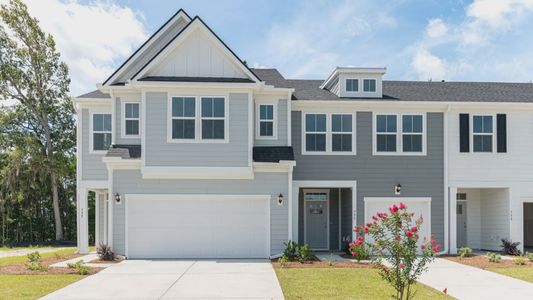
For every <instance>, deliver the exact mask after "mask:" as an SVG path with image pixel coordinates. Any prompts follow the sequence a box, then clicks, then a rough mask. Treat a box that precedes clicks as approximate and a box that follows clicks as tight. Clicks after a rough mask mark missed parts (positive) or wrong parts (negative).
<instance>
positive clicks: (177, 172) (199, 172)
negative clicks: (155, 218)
mask: <svg viewBox="0 0 533 300" xmlns="http://www.w3.org/2000/svg"><path fill="white" fill-rule="evenodd" d="M141 173H142V177H143V179H254V172H253V168H252V167H147V166H144V167H141Z"/></svg>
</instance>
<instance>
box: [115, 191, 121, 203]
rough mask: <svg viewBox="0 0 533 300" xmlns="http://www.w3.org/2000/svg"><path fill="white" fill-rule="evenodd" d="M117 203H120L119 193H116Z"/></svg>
mask: <svg viewBox="0 0 533 300" xmlns="http://www.w3.org/2000/svg"><path fill="white" fill-rule="evenodd" d="M115 202H116V203H117V204H119V203H120V194H119V193H115Z"/></svg>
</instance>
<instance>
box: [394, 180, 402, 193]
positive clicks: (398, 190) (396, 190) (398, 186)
mask: <svg viewBox="0 0 533 300" xmlns="http://www.w3.org/2000/svg"><path fill="white" fill-rule="evenodd" d="M401 193H402V185H401V184H399V183H398V184H397V185H396V186H395V187H394V195H397V196H398V195H400V194H401Z"/></svg>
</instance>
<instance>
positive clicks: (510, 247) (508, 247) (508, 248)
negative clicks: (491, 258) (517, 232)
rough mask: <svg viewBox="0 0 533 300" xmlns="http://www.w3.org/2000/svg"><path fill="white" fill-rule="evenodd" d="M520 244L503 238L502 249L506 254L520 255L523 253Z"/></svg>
mask: <svg viewBox="0 0 533 300" xmlns="http://www.w3.org/2000/svg"><path fill="white" fill-rule="evenodd" d="M518 245H520V243H519V242H514V243H513V242H512V241H510V240H508V239H502V244H501V246H500V247H502V251H503V253H505V254H508V255H520V254H522V253H521V252H520V250H519V249H518Z"/></svg>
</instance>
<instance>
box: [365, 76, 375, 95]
mask: <svg viewBox="0 0 533 300" xmlns="http://www.w3.org/2000/svg"><path fill="white" fill-rule="evenodd" d="M365 80H374V82H375V85H374V86H375V88H376V89H375V90H374V91H365ZM361 92H362V93H377V92H378V80H377V79H376V78H363V79H361Z"/></svg>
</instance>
